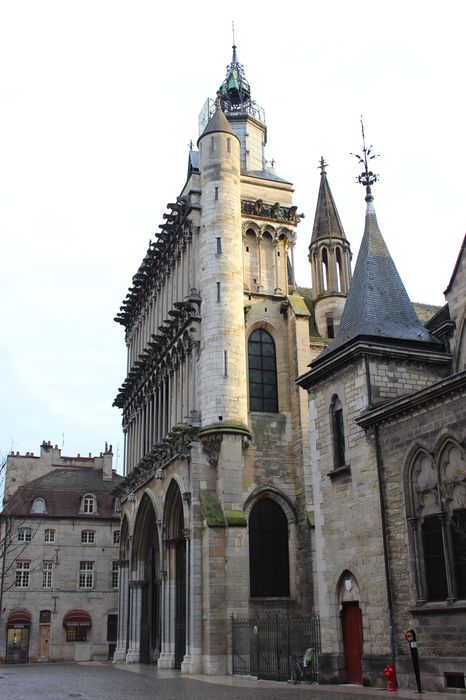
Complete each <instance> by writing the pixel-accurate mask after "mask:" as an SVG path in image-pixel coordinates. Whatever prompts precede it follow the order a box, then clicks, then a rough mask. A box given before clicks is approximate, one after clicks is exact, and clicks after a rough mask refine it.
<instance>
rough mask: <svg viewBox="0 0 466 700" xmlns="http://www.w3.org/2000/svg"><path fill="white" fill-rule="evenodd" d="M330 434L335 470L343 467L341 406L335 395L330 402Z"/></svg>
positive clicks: (343, 431)
mask: <svg viewBox="0 0 466 700" xmlns="http://www.w3.org/2000/svg"><path fill="white" fill-rule="evenodd" d="M331 414H332V423H333V425H332V429H333V430H332V432H333V454H334V464H335V469H338V467H344V466H345V427H344V422H343V406H342V405H341V401H340V399H339V398H338V396H337V395H335V396H334V397H333V400H332V411H331Z"/></svg>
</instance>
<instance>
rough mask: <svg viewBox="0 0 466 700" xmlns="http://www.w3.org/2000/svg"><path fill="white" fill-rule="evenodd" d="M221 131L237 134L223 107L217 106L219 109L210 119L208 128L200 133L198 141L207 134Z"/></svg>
mask: <svg viewBox="0 0 466 700" xmlns="http://www.w3.org/2000/svg"><path fill="white" fill-rule="evenodd" d="M219 131H223V132H225V133H227V134H232V135H233V136H235V132H234V131H233V129H232V128H231V126H230V122H229V121H228V119H227V118H226V116H225V115H224V113H223V111H222V109H221V107H217V110H216V111H215V112H214V114H213V115H212V117H211V118H210V119H209V122H208V124H207V126H206V128H205V129H204V131H203V132H202V134H201V135H200V137H199V139H198V143H199V141H200V140H201V138H202V137H203V136H205V135H206V134H214V133H218V132H219Z"/></svg>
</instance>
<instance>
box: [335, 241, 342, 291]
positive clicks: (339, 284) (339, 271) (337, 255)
mask: <svg viewBox="0 0 466 700" xmlns="http://www.w3.org/2000/svg"><path fill="white" fill-rule="evenodd" d="M335 258H336V262H337V279H336V291H337V292H341V291H342V289H343V267H342V263H341V249H340V248H338V247H337V248H336V250H335Z"/></svg>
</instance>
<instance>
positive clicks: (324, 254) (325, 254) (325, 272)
mask: <svg viewBox="0 0 466 700" xmlns="http://www.w3.org/2000/svg"><path fill="white" fill-rule="evenodd" d="M328 284H329V282H328V250H327V248H322V287H323V291H324V292H326V291H327V289H328Z"/></svg>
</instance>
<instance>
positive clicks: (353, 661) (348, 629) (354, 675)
mask: <svg viewBox="0 0 466 700" xmlns="http://www.w3.org/2000/svg"><path fill="white" fill-rule="evenodd" d="M341 622H342V627H343V647H344V651H345V665H346V682H347V683H362V668H361V661H362V612H361V608H360V607H359V603H358V602H357V601H356V602H351V603H343V607H342V611H341Z"/></svg>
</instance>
